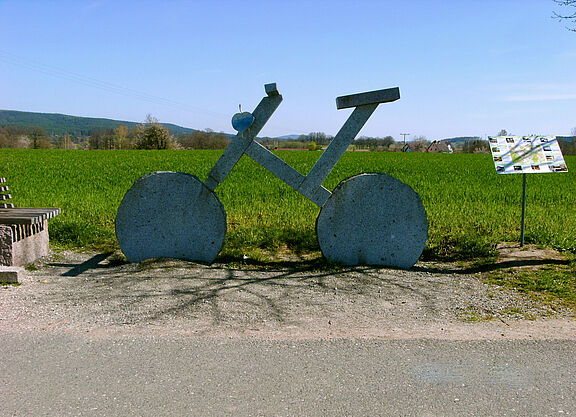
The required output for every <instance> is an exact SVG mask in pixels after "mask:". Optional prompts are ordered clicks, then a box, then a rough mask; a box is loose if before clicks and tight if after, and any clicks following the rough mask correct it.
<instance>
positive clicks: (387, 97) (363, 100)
mask: <svg viewBox="0 0 576 417" xmlns="http://www.w3.org/2000/svg"><path fill="white" fill-rule="evenodd" d="M264 88H265V91H266V95H267V96H266V97H264V98H262V100H261V101H260V103H259V104H258V106H257V107H256V109H255V110H254V112H253V116H254V122H253V123H252V125H251V126H250V127H249V128H248V129H247V130H246V131H245V132H241V133H238V134H237V135H236V136H235V137H234V139H233V140H232V142H231V143H230V145H228V147H227V148H226V150H225V151H224V153H223V154H222V156H221V157H220V159H218V161H217V162H216V164H214V167H212V170H211V171H210V173H209V174H208V179H207V180H206V181H205V182H204V183H205V184H206V186H207V187H208V188H209V189H210V190H211V191H214V189H215V188H216V187H217V186H218V185H219V184H220V183H221V182H223V181H224V180H225V179H226V177H227V176H228V174H229V173H230V171H231V170H232V169H233V168H234V166H235V165H236V164H237V163H238V161H239V160H240V158H241V157H242V155H243V154H246V155H248V156H249V157H250V158H252V159H253V160H254V161H256V162H257V163H259V164H260V165H262V167H264V168H266V169H267V170H268V171H270V172H271V173H272V174H274V175H275V176H276V177H278V178H279V179H281V180H282V181H284V182H285V183H286V184H288V185H289V186H290V187H292V188H293V189H294V190H296V191H298V192H299V193H300V194H302V195H303V196H304V197H306V198H308V199H309V200H310V201H312V202H313V203H314V204H316V205H318V206H319V207H322V206H323V205H324V203H325V202H326V200H328V198H329V197H330V196H331V195H332V193H331V192H330V191H329V190H327V189H326V188H324V187H323V186H322V183H323V182H324V180H325V179H326V177H327V176H328V175H329V174H330V172H331V171H332V169H333V168H334V166H335V165H336V163H337V162H338V161H339V160H340V158H341V157H342V155H343V154H344V152H345V151H346V149H347V148H348V145H350V143H351V142H352V141H353V140H354V138H355V137H356V135H357V134H358V132H360V129H362V127H363V126H364V124H365V123H366V122H367V121H368V119H369V118H370V116H372V113H374V111H375V110H376V108H377V107H378V104H380V103H388V102H392V101H396V100H398V99H399V98H400V89H399V88H398V87H395V88H388V89H384V90H376V91H370V92H365V93H359V94H352V95H348V96H341V97H338V98H336V108H337V109H339V110H340V109H345V108H352V107H353V108H354V111H353V112H352V114H351V115H350V116H349V117H348V120H346V122H345V123H344V125H343V126H342V128H341V129H340V131H339V132H338V134H337V135H336V136H335V137H334V139H332V141H331V142H330V144H329V145H328V147H327V148H326V150H325V151H324V152H323V153H322V155H321V156H320V158H319V159H318V161H317V162H316V164H315V165H314V166H313V167H312V169H311V170H310V172H309V173H308V175H302V174H301V173H300V172H298V171H297V170H295V169H294V168H293V167H291V166H290V165H288V164H287V163H286V162H285V161H284V160H282V159H281V158H279V157H278V156H276V155H274V154H273V153H272V152H271V151H270V150H268V149H266V148H265V147H264V146H262V145H261V144H259V143H258V142H256V141H255V140H254V139H255V138H256V136H257V135H258V133H259V132H260V131H261V130H262V128H263V127H264V125H265V124H266V122H267V121H268V120H269V119H270V117H271V116H272V114H273V113H274V112H275V111H276V109H277V108H278V106H279V105H280V103H281V102H282V95H280V93H279V92H278V89H277V87H276V84H275V83H272V84H266V85H265V86H264Z"/></svg>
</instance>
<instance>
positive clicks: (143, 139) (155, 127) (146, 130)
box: [134, 115, 173, 149]
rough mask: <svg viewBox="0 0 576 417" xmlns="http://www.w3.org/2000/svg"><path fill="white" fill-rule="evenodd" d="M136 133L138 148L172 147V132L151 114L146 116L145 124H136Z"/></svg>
mask: <svg viewBox="0 0 576 417" xmlns="http://www.w3.org/2000/svg"><path fill="white" fill-rule="evenodd" d="M134 133H135V136H136V148H137V149H171V148H172V140H173V139H172V134H171V133H170V131H169V130H168V129H166V128H165V127H164V126H162V125H161V124H160V123H158V120H157V119H155V118H154V117H152V116H151V115H147V116H146V122H145V123H144V124H142V125H138V126H136V129H135V131H134Z"/></svg>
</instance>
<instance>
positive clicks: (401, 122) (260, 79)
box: [0, 0, 576, 140]
mask: <svg viewBox="0 0 576 417" xmlns="http://www.w3.org/2000/svg"><path fill="white" fill-rule="evenodd" d="M554 11H557V12H562V11H563V10H562V8H561V7H560V6H558V5H557V4H555V3H554V2H553V1H552V0H442V1H433V0H428V1H424V0H374V1H372V0H367V1H353V0H346V1H343V0H326V1H324V0H321V1H314V0H306V1H303V0H291V1H271V0H268V1H261V0H253V1H232V0H229V1H225V0H206V1H200V0H199V1H196V0H194V1H173V0H164V1H120V0H116V1H113V0H110V1H107V0H103V1H58V0H53V1H48V0H46V1H28V0H14V1H12V0H0V39H2V42H1V43H0V86H1V90H0V109H6V110H22V111H37V112H47V113H65V114H72V115H77V116H91V117H106V118H113V119H122V120H131V121H143V120H144V119H145V117H146V115H147V114H151V115H153V116H154V117H156V118H157V119H159V120H160V121H161V122H170V123H176V124H179V125H182V126H186V127H191V128H196V129H205V128H211V129H213V130H216V131H225V132H230V133H232V132H233V129H232V127H231V124H230V119H231V117H232V115H233V114H234V113H235V112H237V111H238V105H239V104H242V110H244V111H250V110H252V109H253V108H254V107H255V106H256V105H257V104H258V102H259V100H260V99H261V97H262V96H263V95H264V84H266V83H269V82H276V83H277V84H278V89H279V91H280V93H281V94H282V95H283V96H284V101H283V103H282V105H281V106H280V108H279V109H278V110H277V111H276V113H275V114H274V116H273V117H272V119H271V120H270V122H269V123H268V124H267V125H266V127H265V128H264V130H263V131H262V135H268V136H281V135H285V134H304V133H308V132H312V131H323V132H326V133H328V134H332V135H333V134H335V133H336V132H337V131H338V130H339V129H340V127H341V126H342V124H343V123H344V121H345V120H346V118H347V117H348V115H349V114H350V112H351V110H349V109H348V110H336V105H335V98H336V97H337V96H340V95H346V94H352V93H357V92H361V91H370V90H377V89H381V88H387V87H395V86H398V87H400V93H401V99H400V100H399V101H397V102H394V103H388V104H382V105H380V106H379V108H378V110H377V111H376V113H375V114H374V116H372V118H371V119H370V120H369V121H368V123H367V124H366V126H365V127H364V129H363V130H362V131H361V133H360V135H369V136H386V135H392V136H393V137H395V139H396V140H401V139H402V137H401V136H400V133H410V134H411V136H409V137H408V139H410V138H413V137H415V136H420V135H422V136H426V137H427V138H428V139H429V140H433V139H441V138H447V137H453V136H468V135H474V136H476V135H477V136H484V135H495V134H497V133H498V132H499V131H500V130H501V129H506V130H508V132H511V133H512V134H517V135H528V134H549V135H569V134H570V133H571V131H572V129H573V128H575V127H576V111H575V110H576V33H574V32H570V31H568V30H567V29H566V25H567V24H566V23H562V22H558V21H557V20H555V19H553V18H552V15H553V12H554ZM564 11H565V12H568V11H571V10H564Z"/></svg>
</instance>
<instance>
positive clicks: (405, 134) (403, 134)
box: [400, 133, 410, 146]
mask: <svg viewBox="0 0 576 417" xmlns="http://www.w3.org/2000/svg"><path fill="white" fill-rule="evenodd" d="M408 135H410V133H400V136H403V137H404V146H406V136H408Z"/></svg>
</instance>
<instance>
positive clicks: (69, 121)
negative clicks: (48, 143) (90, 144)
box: [0, 110, 196, 136]
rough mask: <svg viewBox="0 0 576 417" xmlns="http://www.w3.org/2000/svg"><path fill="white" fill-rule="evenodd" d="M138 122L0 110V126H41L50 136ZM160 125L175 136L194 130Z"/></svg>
mask: <svg viewBox="0 0 576 417" xmlns="http://www.w3.org/2000/svg"><path fill="white" fill-rule="evenodd" d="M138 124H140V123H136V122H127V121H124V120H112V119H100V118H95V117H78V116H69V115H66V114H57V113H32V112H25V111H14V110H0V126H4V127H5V126H18V127H24V128H31V127H41V128H42V129H44V130H45V131H46V133H48V134H49V135H52V136H63V135H66V134H68V135H71V136H90V135H91V134H92V132H93V131H94V130H95V129H114V128H116V127H118V126H120V125H124V126H126V127H128V128H129V129H133V128H134V127H135V126H136V125H138ZM162 125H163V126H164V127H166V128H167V129H169V130H170V131H171V132H172V134H174V135H175V136H179V135H182V134H187V133H192V132H194V131H195V130H196V129H190V128H187V127H182V126H178V125H175V124H172V123H162Z"/></svg>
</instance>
